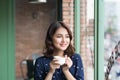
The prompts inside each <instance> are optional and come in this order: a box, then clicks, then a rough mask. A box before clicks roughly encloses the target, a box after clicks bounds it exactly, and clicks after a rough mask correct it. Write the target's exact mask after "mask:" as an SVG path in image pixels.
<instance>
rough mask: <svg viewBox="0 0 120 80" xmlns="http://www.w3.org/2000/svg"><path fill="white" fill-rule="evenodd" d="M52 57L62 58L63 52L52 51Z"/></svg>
mask: <svg viewBox="0 0 120 80" xmlns="http://www.w3.org/2000/svg"><path fill="white" fill-rule="evenodd" d="M53 56H61V57H64V51H54V52H53Z"/></svg>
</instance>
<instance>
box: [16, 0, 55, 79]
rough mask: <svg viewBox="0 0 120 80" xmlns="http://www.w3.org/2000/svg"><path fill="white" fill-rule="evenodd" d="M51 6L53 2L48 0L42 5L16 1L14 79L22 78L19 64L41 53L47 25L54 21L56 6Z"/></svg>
mask: <svg viewBox="0 0 120 80" xmlns="http://www.w3.org/2000/svg"><path fill="white" fill-rule="evenodd" d="M53 4H55V1H50V0H49V1H48V2H47V3H44V4H29V3H28V0H16V7H15V11H16V13H15V16H16V18H15V21H16V22H15V23H16V55H15V56H16V77H21V76H22V75H21V69H20V62H21V61H22V60H23V59H26V57H30V58H31V55H32V54H34V53H37V54H40V53H42V51H43V47H44V40H45V35H46V30H47V28H48V25H49V24H50V23H51V22H53V21H55V20H56V5H53ZM23 67H24V65H23ZM25 72H26V69H25V68H24V73H25Z"/></svg>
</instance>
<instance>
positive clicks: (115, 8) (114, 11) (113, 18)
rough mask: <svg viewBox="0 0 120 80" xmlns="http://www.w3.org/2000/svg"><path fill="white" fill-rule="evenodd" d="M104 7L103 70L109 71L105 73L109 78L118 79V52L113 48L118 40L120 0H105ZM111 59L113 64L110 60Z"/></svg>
mask: <svg viewBox="0 0 120 80" xmlns="http://www.w3.org/2000/svg"><path fill="white" fill-rule="evenodd" d="M104 9H105V11H104V12H105V29H104V30H105V31H104V71H105V72H109V73H108V74H106V77H107V76H108V79H109V80H120V57H119V56H118V57H117V54H118V52H117V49H115V46H116V45H117V44H118V41H119V40H120V22H119V21H120V10H119V9H120V0H105V8H104ZM110 57H111V59H110ZM112 59H113V64H112V63H111V62H110V61H111V60H112ZM109 63H110V64H109ZM108 64H109V65H111V66H112V67H110V66H109V65H108ZM108 67H109V68H108Z"/></svg>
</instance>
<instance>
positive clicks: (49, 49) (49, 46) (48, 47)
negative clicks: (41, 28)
mask: <svg viewBox="0 0 120 80" xmlns="http://www.w3.org/2000/svg"><path fill="white" fill-rule="evenodd" d="M60 27H63V28H65V29H66V30H67V32H68V34H69V36H70V44H69V46H68V48H67V49H66V50H65V51H64V55H68V56H69V57H70V56H72V55H73V54H74V53H75V48H74V47H73V46H72V44H71V41H72V32H71V31H70V29H69V28H68V26H67V25H66V24H65V23H64V22H62V21H57V22H53V23H52V24H51V25H50V26H49V28H48V31H47V35H46V39H45V49H44V50H45V53H44V55H45V56H48V57H49V56H52V54H53V52H54V49H55V47H54V45H53V42H52V37H53V35H54V34H55V32H56V31H57V29H58V28H60Z"/></svg>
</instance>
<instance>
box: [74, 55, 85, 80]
mask: <svg viewBox="0 0 120 80" xmlns="http://www.w3.org/2000/svg"><path fill="white" fill-rule="evenodd" d="M75 58H76V73H75V78H76V79H77V80H84V68H83V64H82V59H81V57H80V55H79V54H76V56H75Z"/></svg>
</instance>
